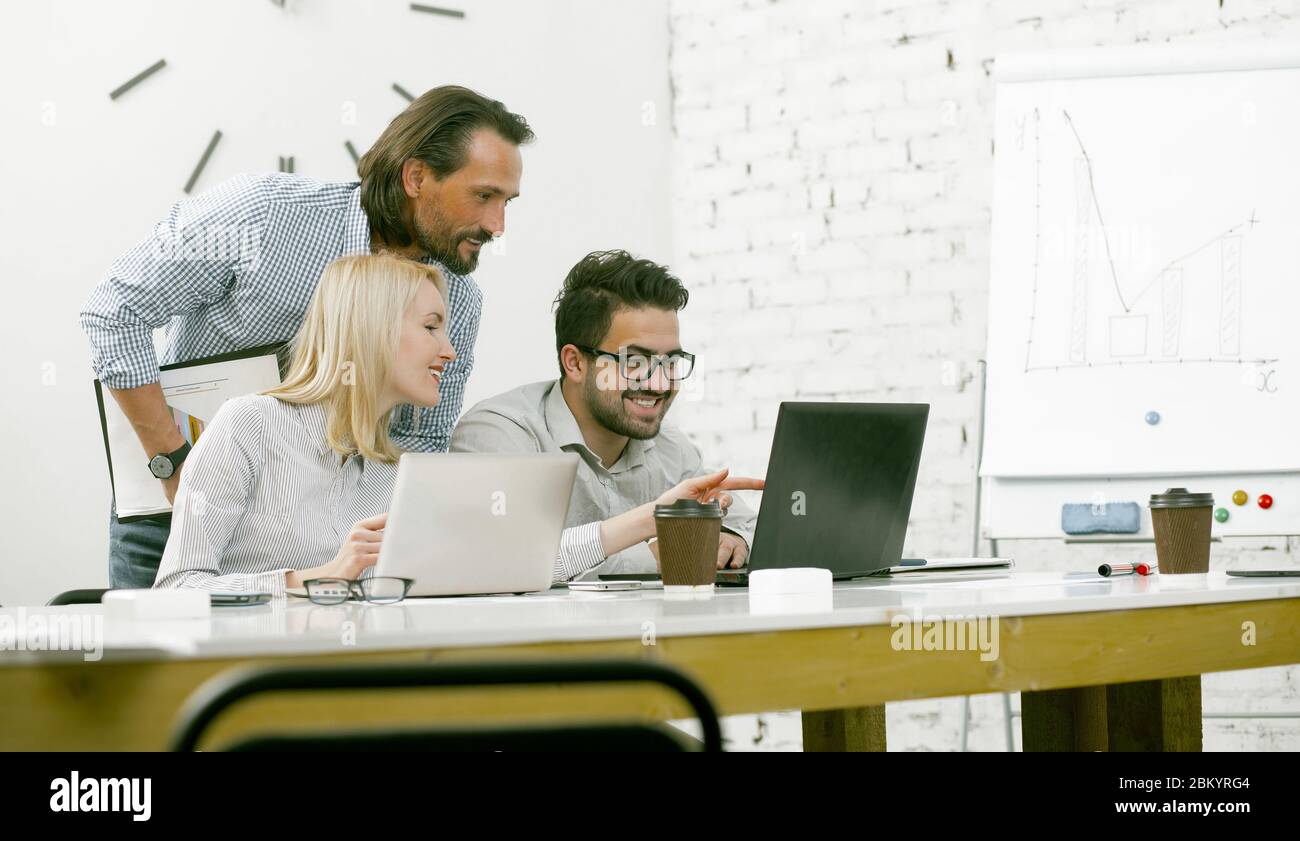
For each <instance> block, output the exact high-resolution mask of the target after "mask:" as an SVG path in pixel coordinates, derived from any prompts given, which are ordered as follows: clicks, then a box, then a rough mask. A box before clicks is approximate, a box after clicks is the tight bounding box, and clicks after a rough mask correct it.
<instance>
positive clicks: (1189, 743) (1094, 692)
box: [1020, 675, 1202, 753]
mask: <svg viewBox="0 0 1300 841" xmlns="http://www.w3.org/2000/svg"><path fill="white" fill-rule="evenodd" d="M1020 703H1021V716H1020V726H1021V734H1022V743H1023V745H1024V749H1025V750H1026V751H1062V750H1064V751H1095V750H1109V751H1142V752H1148V753H1149V752H1164V751H1199V750H1201V736H1202V730H1201V678H1200V675H1193V676H1191V677H1176V678H1167V679H1165V680H1143V681H1138V682H1136V683H1116V684H1111V685H1109V686H1085V687H1081V688H1078V689H1053V690H1049V691H1045V692H1022V693H1021V694H1020Z"/></svg>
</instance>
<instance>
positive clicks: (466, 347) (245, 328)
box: [81, 173, 483, 452]
mask: <svg viewBox="0 0 1300 841" xmlns="http://www.w3.org/2000/svg"><path fill="white" fill-rule="evenodd" d="M368 253H370V223H369V220H368V219H367V218H366V214H365V211H364V210H362V209H361V189H360V185H359V184H358V183H356V182H352V183H328V182H321V181H315V180H312V179H310V178H305V177H303V176H301V175H294V174H287V173H278V174H267V175H244V176H238V177H236V178H232V179H231V180H229V181H227V182H225V183H223V184H220V185H218V186H216V187H214V188H212V189H211V190H208V191H206V192H204V193H202V194H201V195H198V196H195V197H193V198H187V199H183V200H181V201H179V202H177V203H176V204H175V205H173V207H172V209H171V212H170V213H168V214H167V217H166V218H165V219H163V220H162V221H161V222H159V223H158V224H157V225H155V226H154V228H153V231H152V233H151V234H150V235H149V236H148V237H146V238H145V239H144V240H143V241H142V242H140V243H139V244H138V245H136V246H135V247H134V248H132V249H131V250H129V251H127V252H126V253H125V254H123V255H122V256H121V257H120V258H118V259H117V260H116V261H115V262H114V263H113V265H112V267H111V268H110V269H109V273H108V277H107V278H105V279H104V280H103V281H102V282H101V283H100V284H99V285H98V286H96V287H95V289H94V291H93V292H91V295H90V299H89V300H88V301H87V302H86V306H85V309H83V310H82V313H81V326H82V329H83V330H85V332H86V335H87V337H89V339H90V345H91V359H92V364H93V365H94V368H95V374H96V375H97V376H98V377H99V378H100V380H101V381H102V382H103V383H104V385H106V386H108V387H109V388H135V387H137V386H142V385H147V384H149V383H152V382H156V381H157V380H158V366H159V364H167V363H170V362H180V361H188V360H191V359H199V358H202V357H205V356H212V355H215V354H219V353H229V352H232V351H238V350H244V349H246V348H252V347H257V346H259V345H265V344H271V343H274V342H280V341H285V340H288V339H291V338H292V337H293V335H294V334H295V333H296V332H297V331H298V327H299V325H300V324H301V323H302V320H303V317H304V316H305V315H306V312H307V306H308V304H310V303H311V299H312V295H313V294H314V293H315V291H316V283H317V281H318V280H320V275H321V271H322V270H323V269H324V268H325V266H326V265H327V264H329V262H330V261H332V260H334V259H335V258H337V257H341V256H344V255H347V254H368ZM425 262H428V263H433V264H434V265H437V263H435V262H434V261H433V260H431V259H427V260H426V261H425ZM439 268H441V266H440V267H439ZM443 274H445V275H446V277H447V293H448V299H449V300H448V302H447V306H448V318H447V321H448V324H447V332H448V336H449V338H450V339H451V343H452V346H453V347H455V349H456V359H455V361H453V362H452V363H451V364H450V365H448V366H447V371H446V375H445V376H444V377H443V378H442V383H441V392H442V399H441V401H440V402H439V403H438V405H437V406H435V407H433V408H431V409H424V408H416V407H413V406H399V407H398V408H397V409H396V410H394V412H393V424H392V430H391V431H392V435H393V440H394V442H395V443H397V444H398V445H399V446H401V447H403V448H405V449H408V450H420V451H426V452H441V451H445V450H446V449H447V445H448V441H449V439H450V437H451V431H452V428H453V427H454V426H455V424H456V418H457V416H459V414H460V408H461V403H462V401H463V400H464V396H465V382H466V380H468V379H469V374H470V371H471V370H472V369H473V367H474V342H475V340H476V339H477V338H478V326H479V318H480V315H481V312H482V309H483V295H482V293H481V292H480V291H479V288H478V285H477V284H476V283H475V282H474V280H473V278H471V277H462V276H460V275H457V274H453V273H451V272H449V271H447V270H446V269H443ZM158 327H165V328H166V329H165V332H164V342H163V347H162V350H161V351H160V352H157V353H155V350H154V343H153V330H154V328H158Z"/></svg>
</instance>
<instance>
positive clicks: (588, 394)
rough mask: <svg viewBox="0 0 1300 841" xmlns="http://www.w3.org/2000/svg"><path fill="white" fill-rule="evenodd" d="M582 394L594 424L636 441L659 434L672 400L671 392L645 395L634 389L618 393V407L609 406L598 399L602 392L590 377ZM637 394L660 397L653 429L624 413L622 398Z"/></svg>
mask: <svg viewBox="0 0 1300 841" xmlns="http://www.w3.org/2000/svg"><path fill="white" fill-rule="evenodd" d="M582 392H583V400H584V401H585V402H586V404H587V411H588V412H590V413H591V416H592V417H593V418H594V419H595V420H596V423H598V424H600V425H601V426H603V427H605V428H606V429H608V430H609V431H610V432H613V433H614V434H616V435H625V436H627V437H628V438H632V439H634V440H637V441H644V440H646V439H649V438H654V437H655V436H656V435H658V434H659V428H660V427H661V426H662V425H663V419H664V415H665V414H667V412H668V404H669V403H671V402H672V399H673V392H671V391H666V392H663V393H662V394H660V393H658V392H650V393H647V392H643V391H638V390H636V389H628V390H627V391H619V392H618V405H617V406H611V405H609V404H608V403H606V402H605V401H603V400H601V399H600V398H601V394H602V392H601V391H600V390H599V389H598V388H597V387H596V384H595V381H594V379H593V378H591V377H589V378H588V379H587V382H586V383H585V384H584V386H583V390H582ZM637 394H651V395H653V396H657V397H660V398H661V400H662V402H661V403H660V404H659V405H660V411H659V417H658V419H656V420H655V421H654V426H653V428H651V427H648V426H646V425H645V424H644V423H639V422H637V421H636V420H634V419H632V418H630V417H628V416H627V415H626V414H625V413H624V410H623V398H624V397H628V396H631V395H637Z"/></svg>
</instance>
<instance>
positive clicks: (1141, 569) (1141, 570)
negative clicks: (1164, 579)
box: [1137, 561, 1160, 575]
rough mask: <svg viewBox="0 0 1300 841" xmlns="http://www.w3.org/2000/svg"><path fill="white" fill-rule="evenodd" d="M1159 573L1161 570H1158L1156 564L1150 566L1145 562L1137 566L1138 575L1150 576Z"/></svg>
mask: <svg viewBox="0 0 1300 841" xmlns="http://www.w3.org/2000/svg"><path fill="white" fill-rule="evenodd" d="M1159 571H1160V570H1159V569H1157V568H1156V565H1155V564H1148V563H1146V562H1145V561H1143V562H1142V563H1140V564H1138V565H1137V574H1138V575H1150V574H1151V573H1153V572H1159Z"/></svg>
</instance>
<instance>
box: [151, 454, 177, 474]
mask: <svg viewBox="0 0 1300 841" xmlns="http://www.w3.org/2000/svg"><path fill="white" fill-rule="evenodd" d="M149 470H150V472H152V473H153V475H155V476H157V477H158V478H159V479H170V478H171V475H172V462H171V459H169V458H167V456H164V455H157V456H154V457H153V458H151V459H149Z"/></svg>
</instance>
